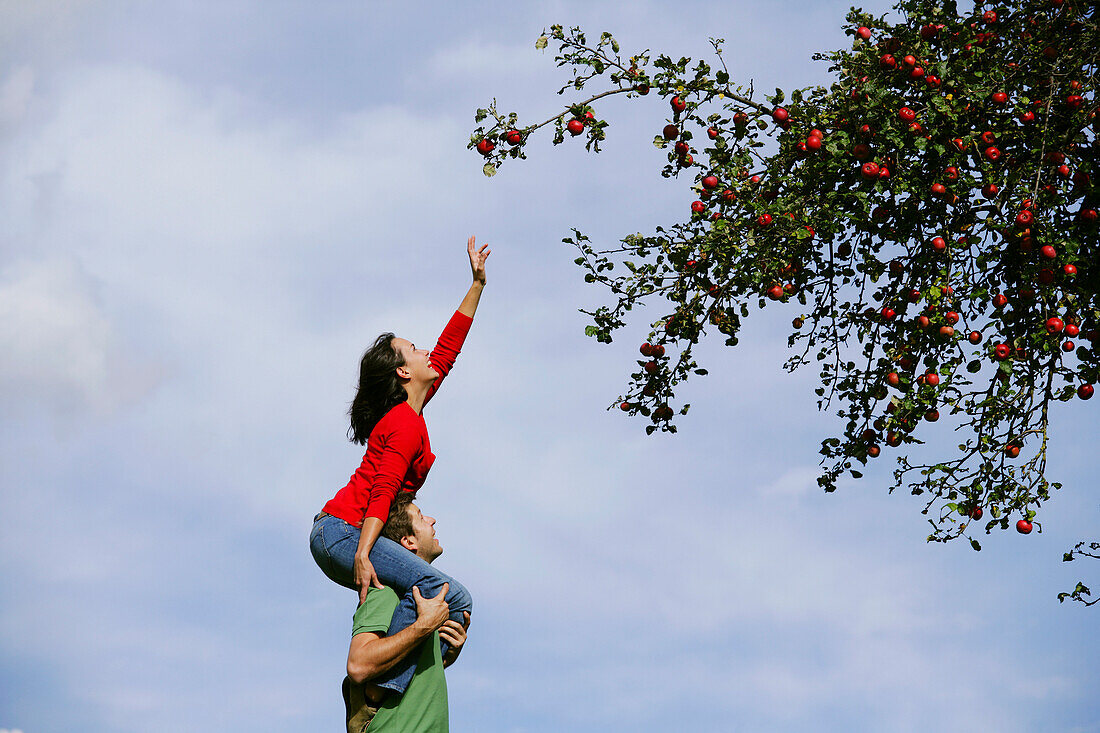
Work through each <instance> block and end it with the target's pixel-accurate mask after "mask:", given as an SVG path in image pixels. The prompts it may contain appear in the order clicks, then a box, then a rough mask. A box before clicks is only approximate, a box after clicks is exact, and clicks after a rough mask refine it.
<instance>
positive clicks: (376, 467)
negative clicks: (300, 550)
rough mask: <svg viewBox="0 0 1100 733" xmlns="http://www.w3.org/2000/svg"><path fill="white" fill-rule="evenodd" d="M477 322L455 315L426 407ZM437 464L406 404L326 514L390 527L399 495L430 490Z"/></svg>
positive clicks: (370, 443) (442, 339)
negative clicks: (427, 481) (426, 487)
mask: <svg viewBox="0 0 1100 733" xmlns="http://www.w3.org/2000/svg"><path fill="white" fill-rule="evenodd" d="M471 323H473V319H472V318H470V317H469V316H467V315H463V314H462V313H459V312H458V311H455V314H454V315H453V316H451V320H450V321H448V322H447V326H446V327H445V328H444V329H443V333H442V334H440V336H439V341H438V342H437V343H436V345H435V348H434V349H432V354H431V361H432V369H434V370H435V371H437V372H439V378H438V379H436V380H435V382H434V383H433V384H432V386H431V387H430V388H429V389H428V394H427V396H426V397H425V398H424V404H425V405H427V404H428V400H430V399H431V398H432V396H433V395H434V394H435V393H436V391H437V390H438V389H439V385H440V383H441V382H442V381H443V378H444V377H446V376H447V374H448V372H450V371H451V367H452V366H454V363H455V359H456V358H457V357H458V353H459V352H460V351H461V350H462V344H463V342H465V340H466V334H467V333H469V331H470V324H471ZM421 412H423V410H422V411H421ZM433 462H435V456H434V455H433V454H432V446H431V443H430V442H429V441H428V427H427V425H426V424H425V423H424V416H423V414H419V415H418V414H417V413H416V411H415V410H413V408H412V407H410V406H409V403H408V402H402V403H401V404H399V405H397V406H396V407H394V408H392V409H391V410H390V411H389V412H387V413H386V414H385V415H383V416H382V419H381V420H379V421H378V424H377V425H375V426H374V430H371V433H370V437H369V438H368V439H367V451H366V453H364V454H363V462H362V463H361V464H359V468H358V470H356V472H355V473H353V474H352V476H351V480H350V481H348V484H347V486H345V487H344V488H342V489H340V490H339V491H338V492H336V496H334V497H332V499H331V500H330V501H329V502H328V503H327V504H325V508H324V511H325V512H326V513H328V514H331V515H332V516H334V517H339V518H340V519H343V520H344V521H345V522H347V523H348V524H351V525H353V526H356V527H361V526H363V519H364V518H366V517H376V518H378V519H380V520H382V521H383V522H385V521H386V518H387V517H388V516H389V514H390V504H391V503H392V502H393V498H394V497H395V496H397V492H398V491H411V492H413V493H415V492H416V490H417V489H419V488H420V487H421V486H423V485H424V479H425V478H426V477H427V475H428V471H429V470H430V469H431V467H432V463H433Z"/></svg>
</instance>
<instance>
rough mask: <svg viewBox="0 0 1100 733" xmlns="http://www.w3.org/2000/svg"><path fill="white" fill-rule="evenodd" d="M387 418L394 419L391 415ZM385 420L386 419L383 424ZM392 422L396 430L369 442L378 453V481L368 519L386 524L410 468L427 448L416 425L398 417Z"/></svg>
mask: <svg viewBox="0 0 1100 733" xmlns="http://www.w3.org/2000/svg"><path fill="white" fill-rule="evenodd" d="M398 407H400V405H399V406H398ZM402 414H403V413H402ZM386 417H391V416H390V415H389V414H387V415H386ZM385 419H386V418H385V417H384V418H383V420H385ZM392 422H393V425H392V427H391V426H389V425H387V426H385V431H378V434H377V435H375V434H373V433H372V434H371V436H370V441H369V443H371V444H373V446H372V449H374V450H376V451H377V452H376V455H375V456H374V461H373V463H374V468H375V473H374V480H373V481H372V483H371V486H370V498H369V499H368V500H367V505H366V511H365V512H364V518H366V517H375V518H377V519H380V520H382V521H383V522H385V521H386V519H387V518H388V517H389V516H390V504H392V503H393V498H394V497H395V496H397V492H398V491H399V490H400V489H401V485H402V484H403V483H404V481H405V475H406V474H407V473H408V472H409V466H410V465H411V464H412V462H413V460H415V459H416V455H417V453H419V452H420V450H421V447H422V446H423V439H422V437H421V435H420V429H419V425H418V424H417V423H416V422H414V421H411V420H409V421H406V420H402V419H400V418H398V417H396V416H394V417H392ZM374 446H377V447H376V448H374Z"/></svg>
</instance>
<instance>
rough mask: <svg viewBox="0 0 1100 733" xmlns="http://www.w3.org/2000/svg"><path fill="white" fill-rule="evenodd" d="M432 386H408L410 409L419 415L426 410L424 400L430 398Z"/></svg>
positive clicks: (406, 387) (406, 388)
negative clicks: (429, 392)
mask: <svg viewBox="0 0 1100 733" xmlns="http://www.w3.org/2000/svg"><path fill="white" fill-rule="evenodd" d="M431 386H432V385H430V384H406V385H405V393H406V394H407V395H408V400H407V401H408V403H409V407H411V408H412V409H413V412H415V413H416V414H417V415H419V414H420V412H421V411H422V410H423V409H424V398H425V397H427V396H428V390H429V389H431Z"/></svg>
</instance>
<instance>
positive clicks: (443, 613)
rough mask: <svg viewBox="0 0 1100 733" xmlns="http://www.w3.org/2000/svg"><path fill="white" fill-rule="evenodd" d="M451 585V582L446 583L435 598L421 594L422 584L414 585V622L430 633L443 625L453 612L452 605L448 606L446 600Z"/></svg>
mask: <svg viewBox="0 0 1100 733" xmlns="http://www.w3.org/2000/svg"><path fill="white" fill-rule="evenodd" d="M450 587H451V584H450V583H444V584H443V587H442V588H440V589H439V593H437V594H436V596H435V598H425V597H424V596H422V595H420V586H416V585H414V586H413V600H414V601H416V621H414V622H413V623H415V624H416V625H417V626H419V627H421V628H422V629H425V630H427V631H428V633H431V632H433V631H435V630H436V629H438V628H440V627H441V626H443V624H444V622H445V621H447V617H448V616H449V615H450V613H451V608H450V606H448V605H447V601H446V600H444V599H445V598H446V597H447V591H448V590H450ZM441 635H442V632H441Z"/></svg>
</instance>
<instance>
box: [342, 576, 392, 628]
mask: <svg viewBox="0 0 1100 733" xmlns="http://www.w3.org/2000/svg"><path fill="white" fill-rule="evenodd" d="M399 601H400V599H399V598H398V597H397V592H396V591H394V589H393V588H390V587H383V588H371V589H370V590H369V591H367V598H366V600H365V601H363V602H362V603H361V604H359V607H358V608H356V609H355V615H354V617H353V619H352V631H351V635H352V636H355V635H356V634H362V633H366V632H371V633H379V632H382V631H386V630H387V629H388V628H389V627H390V619H392V618H393V612H394V610H395V609H396V608H397V604H398V602H399Z"/></svg>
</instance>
